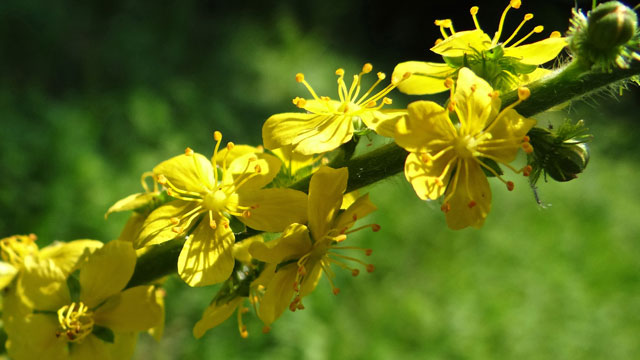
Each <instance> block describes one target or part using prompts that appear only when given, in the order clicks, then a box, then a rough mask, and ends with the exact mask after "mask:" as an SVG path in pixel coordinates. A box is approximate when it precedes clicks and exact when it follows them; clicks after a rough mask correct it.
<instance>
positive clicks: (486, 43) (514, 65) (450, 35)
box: [393, 0, 567, 95]
mask: <svg viewBox="0 0 640 360" xmlns="http://www.w3.org/2000/svg"><path fill="white" fill-rule="evenodd" d="M520 5H521V1H520V0H510V2H509V5H508V6H507V7H506V9H505V10H504V12H503V13H502V17H501V18H500V22H499V25H498V30H497V32H496V33H495V35H494V36H493V38H491V37H489V35H487V34H486V33H485V32H484V31H483V30H482V29H481V28H480V24H479V23H478V19H477V18H476V14H477V13H478V7H477V6H474V7H472V8H471V16H472V17H473V22H474V24H475V26H476V29H475V30H468V31H458V32H456V31H455V30H454V28H453V22H452V21H451V20H450V19H444V20H436V22H435V23H436V25H437V26H439V27H440V31H441V33H442V36H443V37H444V40H443V39H439V40H438V41H437V42H436V45H435V46H434V47H432V48H431V51H433V52H435V53H436V54H439V55H442V56H443V57H444V58H445V63H433V62H422V61H407V62H403V63H400V64H398V65H397V66H396V68H395V70H394V72H393V74H394V76H398V75H399V74H404V73H406V72H411V73H412V74H413V75H412V76H411V77H410V78H409V79H407V80H406V81H403V82H402V83H400V84H399V85H398V89H399V90H400V91H402V92H404V93H406V94H410V95H423V94H435V93H438V92H442V91H445V90H446V88H445V87H444V85H443V84H444V79H446V78H449V77H452V78H454V79H455V77H456V74H457V72H458V70H459V69H460V68H461V67H468V68H470V69H471V70H473V71H474V72H475V73H476V75H478V76H480V77H482V78H484V79H485V80H486V81H488V82H489V84H491V85H492V86H493V88H494V89H496V90H499V91H508V90H513V89H515V88H517V87H518V86H520V85H523V84H526V83H528V82H531V81H534V80H537V79H539V78H540V77H542V76H544V75H546V74H547V73H549V72H550V71H549V70H546V69H543V68H538V67H537V66H538V65H541V64H544V63H546V62H549V61H551V60H553V59H555V58H556V56H558V54H559V53H560V51H562V49H563V48H564V47H565V46H566V45H567V42H566V40H565V38H562V37H561V36H560V33H559V32H557V31H554V32H552V33H551V35H550V36H549V37H548V38H547V39H544V40H541V41H538V42H535V43H531V44H526V45H521V44H522V43H523V42H524V41H525V40H527V39H528V38H529V37H530V36H531V35H533V34H535V33H540V32H542V31H543V30H544V27H543V26H541V25H539V26H536V27H534V28H533V30H531V31H530V32H529V33H528V34H527V35H525V36H523V37H521V38H520V39H518V40H516V36H517V34H518V32H519V31H520V30H521V29H522V27H523V26H524V24H525V23H526V22H528V21H529V20H531V19H533V14H526V15H525V16H524V19H523V20H522V22H521V23H520V25H519V26H518V27H517V28H516V29H515V31H514V32H513V33H512V34H511V35H510V36H509V37H507V38H506V39H501V38H502V34H503V28H504V22H505V19H506V15H507V12H508V11H509V10H510V9H511V8H515V9H518V8H519V7H520Z"/></svg>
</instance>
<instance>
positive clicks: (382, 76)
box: [376, 72, 387, 80]
mask: <svg viewBox="0 0 640 360" xmlns="http://www.w3.org/2000/svg"><path fill="white" fill-rule="evenodd" d="M376 75H377V76H378V79H380V80H384V79H385V78H386V77H387V74H385V73H383V72H378V73H377V74H376Z"/></svg>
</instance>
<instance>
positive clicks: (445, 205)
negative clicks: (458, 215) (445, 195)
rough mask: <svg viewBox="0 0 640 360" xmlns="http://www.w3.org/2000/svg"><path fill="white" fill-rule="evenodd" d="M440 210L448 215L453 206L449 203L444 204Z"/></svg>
mask: <svg viewBox="0 0 640 360" xmlns="http://www.w3.org/2000/svg"><path fill="white" fill-rule="evenodd" d="M440 210H442V212H444V213H448V212H449V210H451V205H450V204H449V203H444V204H442V206H440Z"/></svg>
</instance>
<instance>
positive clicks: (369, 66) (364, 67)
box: [362, 63, 373, 74]
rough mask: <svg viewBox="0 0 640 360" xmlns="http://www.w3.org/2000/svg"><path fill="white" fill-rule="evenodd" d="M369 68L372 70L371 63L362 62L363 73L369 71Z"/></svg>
mask: <svg viewBox="0 0 640 360" xmlns="http://www.w3.org/2000/svg"><path fill="white" fill-rule="evenodd" d="M371 70H373V65H371V64H370V63H366V64H364V66H362V72H363V73H365V74H368V73H370V72H371Z"/></svg>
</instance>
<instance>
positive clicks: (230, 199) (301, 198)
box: [134, 131, 307, 286]
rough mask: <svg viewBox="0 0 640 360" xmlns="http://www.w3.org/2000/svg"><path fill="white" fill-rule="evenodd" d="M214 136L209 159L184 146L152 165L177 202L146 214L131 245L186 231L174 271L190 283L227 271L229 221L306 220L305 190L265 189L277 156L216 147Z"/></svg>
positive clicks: (272, 224) (277, 224) (271, 223)
mask: <svg viewBox="0 0 640 360" xmlns="http://www.w3.org/2000/svg"><path fill="white" fill-rule="evenodd" d="M214 139H215V141H216V146H215V149H214V153H213V157H212V159H211V160H209V159H207V158H206V157H204V156H203V155H201V154H198V153H195V152H193V150H191V149H188V148H187V150H186V151H185V154H184V155H180V156H176V157H174V158H172V159H169V160H167V161H164V162H162V163H161V164H159V165H158V166H156V167H155V168H154V169H153V173H154V175H155V176H156V178H157V179H158V182H159V183H160V184H162V185H163V186H164V187H165V188H166V191H167V194H168V195H169V196H171V197H173V198H175V200H173V201H170V202H168V203H166V204H164V205H162V206H160V207H158V208H157V209H155V210H154V211H152V212H151V213H150V214H149V216H148V217H147V219H146V220H145V222H144V224H143V227H142V231H141V232H140V236H139V238H138V240H137V241H136V242H135V244H134V246H135V247H136V248H140V247H143V246H148V245H153V244H159V243H162V242H165V241H168V240H171V239H174V238H176V237H178V236H184V235H187V234H190V235H189V236H188V237H187V239H186V242H185V244H184V247H183V248H182V252H181V253H180V256H179V258H178V273H179V274H180V277H181V278H182V279H183V280H184V281H185V282H186V283H187V284H189V285H191V286H205V285H210V284H214V283H218V282H222V281H224V280H226V279H227V278H228V277H229V275H230V274H231V271H232V270H233V264H234V260H233V255H232V253H231V247H232V245H233V242H234V234H233V229H232V227H231V225H232V223H231V222H232V221H235V220H239V222H238V224H240V225H241V224H245V225H246V226H249V227H251V228H253V229H257V230H263V231H269V232H278V231H282V230H283V229H284V228H285V227H286V226H287V225H289V224H290V223H292V222H296V221H305V219H306V216H305V214H304V209H305V208H306V204H307V202H306V194H304V193H303V192H300V191H295V190H290V189H277V188H269V189H263V187H265V186H266V185H267V184H269V183H270V182H271V181H272V180H273V178H274V177H275V176H276V174H278V171H279V169H280V160H278V159H277V158H276V157H275V156H272V155H269V154H264V153H262V152H260V151H258V149H256V148H253V147H249V146H242V145H241V146H235V145H234V144H233V143H229V144H227V146H226V148H224V149H223V150H221V151H219V148H220V143H221V141H222V134H220V132H217V131H216V132H215V134H214ZM195 224H197V225H195ZM194 225H195V226H194Z"/></svg>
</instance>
